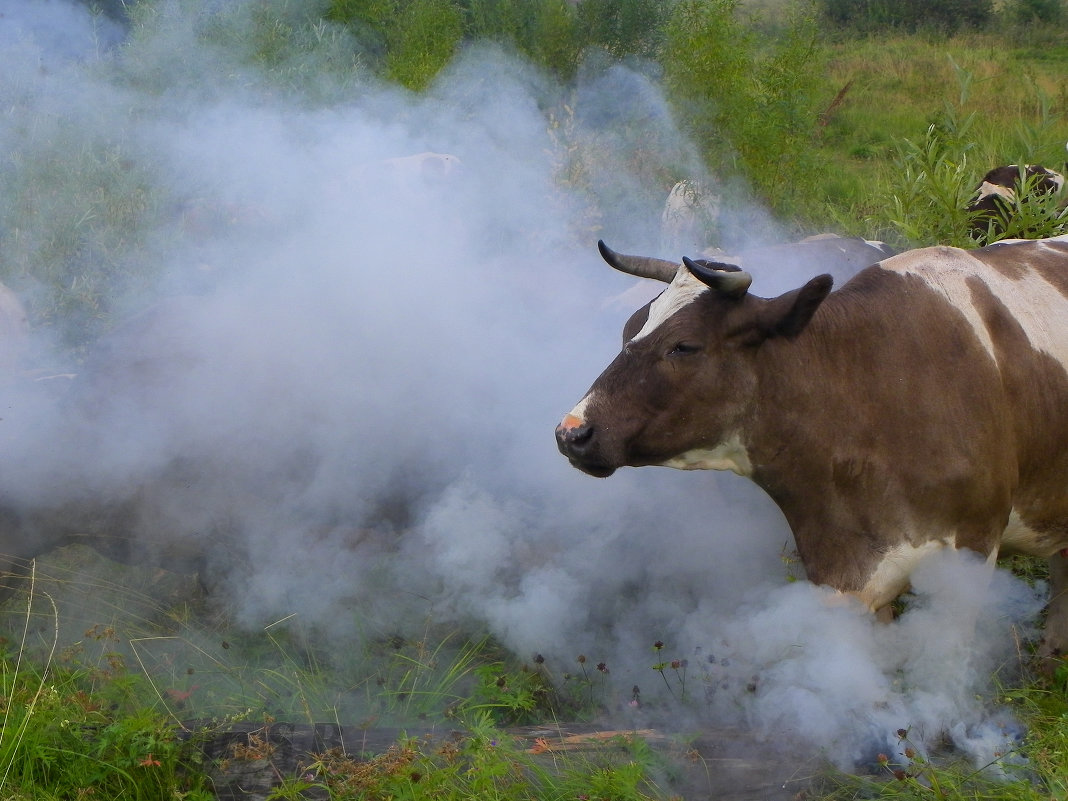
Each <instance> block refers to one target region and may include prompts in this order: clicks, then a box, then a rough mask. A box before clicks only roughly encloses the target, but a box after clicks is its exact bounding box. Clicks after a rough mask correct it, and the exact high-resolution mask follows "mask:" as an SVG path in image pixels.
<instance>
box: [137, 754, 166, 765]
mask: <svg viewBox="0 0 1068 801" xmlns="http://www.w3.org/2000/svg"><path fill="white" fill-rule="evenodd" d="M139 764H140V765H141V766H143V767H146V768H158V767H159V766H160V764H161V763H160V761H159V760H158V759H155V758H154V757H153V756H152V754H149V755H148V756H147V757H146V758H145V759H142V760H141V762H140V763H139Z"/></svg>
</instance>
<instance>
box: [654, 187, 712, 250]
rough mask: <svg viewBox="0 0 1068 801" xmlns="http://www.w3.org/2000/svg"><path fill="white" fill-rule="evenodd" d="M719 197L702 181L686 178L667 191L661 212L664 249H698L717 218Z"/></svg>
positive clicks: (704, 241)
mask: <svg viewBox="0 0 1068 801" xmlns="http://www.w3.org/2000/svg"><path fill="white" fill-rule="evenodd" d="M721 202H722V198H721V197H720V196H719V195H718V194H716V193H715V192H713V191H712V190H711V187H710V186H709V185H708V183H706V182H705V181H700V180H693V179H689V178H687V179H685V180H682V181H679V182H678V183H677V184H675V185H674V186H673V187H671V192H669V193H668V196H667V200H666V201H665V202H664V211H663V213H661V215H660V244H661V248H662V249H663V250H664V252H666V253H700V252H702V251H703V250H704V249H705V248H706V247H707V246H708V242H709V241H710V239H711V237H710V235H709V231H710V230H711V229H713V228H714V227H715V225H716V223H717V222H718V220H719V209H720V203H721Z"/></svg>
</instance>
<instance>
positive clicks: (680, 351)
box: [668, 342, 701, 356]
mask: <svg viewBox="0 0 1068 801" xmlns="http://www.w3.org/2000/svg"><path fill="white" fill-rule="evenodd" d="M700 350H701V346H700V345H695V344H694V343H693V342H676V343H675V347H673V348H672V349H671V350H669V351H668V356H689V355H690V354H691V353H698V352H700Z"/></svg>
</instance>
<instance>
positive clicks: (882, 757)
mask: <svg viewBox="0 0 1068 801" xmlns="http://www.w3.org/2000/svg"><path fill="white" fill-rule="evenodd" d="M875 759H876V761H878V763H879V764H880V765H885V764H886V763H887V762H889V761H890V757H888V756H887V755H886V754H879V756H877V757H875Z"/></svg>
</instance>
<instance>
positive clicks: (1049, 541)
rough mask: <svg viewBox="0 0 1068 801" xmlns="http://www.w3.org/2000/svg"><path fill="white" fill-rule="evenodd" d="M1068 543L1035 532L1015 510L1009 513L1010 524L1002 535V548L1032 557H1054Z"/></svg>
mask: <svg viewBox="0 0 1068 801" xmlns="http://www.w3.org/2000/svg"><path fill="white" fill-rule="evenodd" d="M1066 545H1068V543H1066V542H1064V541H1063V540H1061V539H1057V538H1056V537H1050V536H1049V535H1046V534H1042V533H1040V532H1038V531H1035V530H1034V529H1033V528H1031V527H1030V526H1029V525H1027V523H1025V522H1024V521H1023V518H1022V517H1020V513H1019V512H1017V511H1016V510H1015V509H1013V510H1012V511H1011V512H1010V513H1009V523H1008V525H1006V526H1005V533H1004V534H1002V535H1001V548H1002V550H1005V551H1018V552H1019V553H1025V554H1030V555H1031V556H1052V555H1053V554H1055V553H1057V551H1059V550H1061V549H1062V548H1064V547H1065V546H1066Z"/></svg>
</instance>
